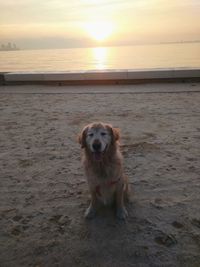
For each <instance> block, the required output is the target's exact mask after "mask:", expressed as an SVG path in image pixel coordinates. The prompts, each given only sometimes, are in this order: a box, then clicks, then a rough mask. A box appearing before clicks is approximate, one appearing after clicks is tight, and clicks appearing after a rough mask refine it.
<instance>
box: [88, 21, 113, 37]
mask: <svg viewBox="0 0 200 267" xmlns="http://www.w3.org/2000/svg"><path fill="white" fill-rule="evenodd" d="M85 29H86V32H87V33H88V34H89V35H90V37H91V38H93V39H94V40H96V41H99V42H101V41H104V40H106V39H107V38H109V37H110V35H111V34H112V33H113V30H114V27H113V25H112V23H111V22H90V23H87V24H86V25H85Z"/></svg>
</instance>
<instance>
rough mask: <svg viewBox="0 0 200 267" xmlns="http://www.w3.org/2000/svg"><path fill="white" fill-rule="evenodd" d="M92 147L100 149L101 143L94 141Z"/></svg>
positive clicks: (96, 149)
mask: <svg viewBox="0 0 200 267" xmlns="http://www.w3.org/2000/svg"><path fill="white" fill-rule="evenodd" d="M92 147H93V149H94V150H95V151H100V150H101V143H100V142H99V141H95V142H94V143H93V145H92Z"/></svg>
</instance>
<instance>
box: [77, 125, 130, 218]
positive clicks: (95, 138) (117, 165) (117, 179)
mask: <svg viewBox="0 0 200 267" xmlns="http://www.w3.org/2000/svg"><path fill="white" fill-rule="evenodd" d="M119 139H120V133H119V129H116V128H113V127H112V125H110V124H105V123H102V122H99V123H91V124H89V125H87V126H85V127H84V128H83V130H82V133H81V134H80V135H79V143H80V144H81V147H82V149H83V157H82V160H83V166H84V169H85V174H86V177H87V181H88V185H89V190H90V193H91V203H90V206H89V207H88V209H87V210H86V213H85V217H86V218H92V217H94V216H95V214H96V211H97V207H98V204H99V203H103V204H105V205H107V204H111V203H115V204H116V215H117V217H118V218H120V219H125V217H126V216H127V211H126V209H125V207H124V197H125V194H126V195H127V193H128V180H127V177H126V176H125V175H124V173H123V162H122V160H123V158H122V154H121V152H120V149H119Z"/></svg>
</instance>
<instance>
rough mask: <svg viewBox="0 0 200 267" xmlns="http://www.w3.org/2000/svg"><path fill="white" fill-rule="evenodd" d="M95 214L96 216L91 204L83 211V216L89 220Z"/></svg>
mask: <svg viewBox="0 0 200 267" xmlns="http://www.w3.org/2000/svg"><path fill="white" fill-rule="evenodd" d="M95 216H96V210H95V209H94V208H93V207H92V206H89V207H88V208H87V209H86V211H85V218H86V219H89V220H91V219H93V218H94V217H95Z"/></svg>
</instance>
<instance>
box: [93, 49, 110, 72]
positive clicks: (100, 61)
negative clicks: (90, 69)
mask: <svg viewBox="0 0 200 267" xmlns="http://www.w3.org/2000/svg"><path fill="white" fill-rule="evenodd" d="M107 52H108V49H107V48H106V47H95V48H93V49H92V53H93V58H94V61H95V66H96V69H105V68H106V65H107Z"/></svg>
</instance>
